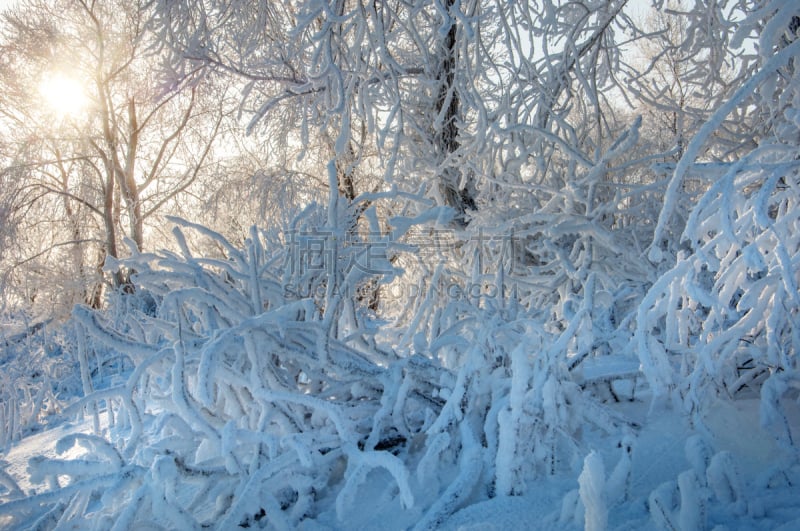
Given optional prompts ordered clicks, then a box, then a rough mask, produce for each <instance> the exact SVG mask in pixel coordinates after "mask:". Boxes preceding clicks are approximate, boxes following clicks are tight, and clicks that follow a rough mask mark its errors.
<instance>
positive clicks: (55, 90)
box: [39, 73, 89, 118]
mask: <svg viewBox="0 0 800 531" xmlns="http://www.w3.org/2000/svg"><path fill="white" fill-rule="evenodd" d="M39 94H40V95H41V96H42V98H43V100H44V103H45V105H46V106H47V108H48V110H49V111H50V112H52V113H54V114H56V115H57V116H59V117H73V118H74V117H77V116H79V115H80V114H82V113H83V112H84V111H85V110H86V108H87V107H88V104H89V99H88V97H87V96H86V91H85V90H84V88H83V85H81V83H80V82H79V81H77V80H76V79H75V78H73V77H70V76H69V75H67V74H63V73H55V74H50V75H46V76H45V77H44V78H42V81H41V82H40V83H39Z"/></svg>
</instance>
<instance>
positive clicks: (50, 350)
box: [0, 319, 78, 453]
mask: <svg viewBox="0 0 800 531" xmlns="http://www.w3.org/2000/svg"><path fill="white" fill-rule="evenodd" d="M6 326H7V327H8V330H9V332H8V333H2V334H0V367H2V370H0V453H2V452H4V451H7V450H8V449H9V448H10V445H11V443H12V442H14V441H16V440H18V439H20V438H21V437H22V436H24V435H25V434H27V433H29V432H31V431H33V430H36V429H39V428H41V427H42V426H43V425H45V424H46V423H47V421H48V419H50V418H53V417H54V416H58V413H60V411H61V410H62V409H63V408H64V407H65V406H66V400H67V399H68V397H71V396H74V394H75V392H76V390H77V384H78V382H77V379H76V378H75V367H76V365H77V364H76V360H74V359H72V358H71V356H70V355H69V353H68V349H66V348H65V345H69V344H70V343H71V342H72V341H71V338H69V337H68V336H66V335H65V334H63V333H62V331H61V330H60V328H59V327H58V325H56V324H51V323H50V322H48V321H41V322H37V323H33V324H29V323H28V322H27V321H26V320H20V319H8V322H7V324H6Z"/></svg>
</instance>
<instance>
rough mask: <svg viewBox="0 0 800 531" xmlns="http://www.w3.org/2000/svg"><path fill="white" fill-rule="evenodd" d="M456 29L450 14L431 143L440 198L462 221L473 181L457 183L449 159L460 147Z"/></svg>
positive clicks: (450, 2)
mask: <svg viewBox="0 0 800 531" xmlns="http://www.w3.org/2000/svg"><path fill="white" fill-rule="evenodd" d="M454 5H455V0H445V2H444V7H445V9H446V10H447V14H446V15H445V16H448V15H450V11H451V10H452V9H453V8H454V7H453V6H454ZM457 32H458V26H457V24H456V20H455V19H454V18H450V27H449V28H448V30H447V35H446V36H445V39H444V41H443V43H442V50H441V60H440V63H439V72H438V73H437V80H438V81H439V92H438V94H437V96H436V104H435V105H436V106H435V111H436V116H442V117H443V120H442V125H441V128H440V129H439V130H437V131H435V132H434V147H435V149H436V151H437V157H438V159H439V164H440V166H441V173H440V175H439V183H438V184H439V194H440V195H441V200H442V201H443V202H444V204H445V205H447V206H449V207H451V208H453V209H454V210H455V211H456V218H455V219H456V222H457V223H459V224H460V225H466V224H467V221H466V211H467V209H470V210H475V191H474V183H473V182H472V178H471V176H468V179H467V182H466V185H465V186H464V187H461V181H462V180H464V174H463V171H464V170H463V169H461V168H459V167H458V166H457V165H455V164H454V162H453V161H452V160H450V159H451V157H452V155H453V154H454V153H456V152H457V151H458V149H459V148H460V147H461V144H460V143H459V141H458V133H459V120H460V118H461V117H460V114H461V100H460V98H459V95H458V90H457V89H456V86H455V82H456V69H457V68H458V49H457V46H456V44H457V41H456V37H457ZM456 164H457V162H456Z"/></svg>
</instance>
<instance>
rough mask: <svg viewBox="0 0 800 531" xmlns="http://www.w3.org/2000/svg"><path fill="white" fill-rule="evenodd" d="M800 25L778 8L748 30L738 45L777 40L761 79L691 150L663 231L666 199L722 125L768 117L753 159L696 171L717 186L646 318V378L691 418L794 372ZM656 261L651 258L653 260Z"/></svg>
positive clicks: (799, 326)
mask: <svg viewBox="0 0 800 531" xmlns="http://www.w3.org/2000/svg"><path fill="white" fill-rule="evenodd" d="M799 16H800V10H798V8H797V6H796V5H795V4H793V3H787V2H774V3H767V5H765V6H764V7H763V8H761V9H758V10H756V11H754V12H753V13H752V14H751V18H750V19H748V20H746V21H744V22H743V23H742V25H741V29H740V35H739V37H740V38H744V37H745V36H747V34H748V32H749V31H750V29H752V28H753V27H754V26H755V25H759V24H762V23H763V24H766V25H767V27H769V28H772V29H770V30H769V31H767V30H766V29H763V30H762V31H761V32H760V35H761V41H760V43H759V46H760V47H759V51H760V56H759V69H758V70H757V71H755V72H754V73H753V75H752V76H751V77H750V79H749V80H748V81H747V82H746V83H744V84H743V85H742V86H740V87H739V88H738V89H737V91H736V92H735V93H734V94H733V95H732V96H731V98H730V99H729V101H727V102H726V103H725V104H724V105H722V106H721V107H720V108H719V109H717V110H716V112H715V113H714V115H713V116H712V117H711V118H710V120H709V121H708V123H707V124H706V125H705V126H704V127H703V128H701V131H700V133H699V134H698V135H697V136H696V137H695V138H693V139H692V141H691V143H690V145H689V146H688V147H687V151H686V154H685V155H684V157H683V158H682V159H681V161H680V162H679V163H678V165H677V167H676V169H675V174H674V176H673V177H672V182H671V183H670V190H669V191H668V197H667V200H666V202H665V207H664V209H665V210H664V212H662V218H663V219H666V216H665V212H667V210H669V208H671V207H672V206H674V203H675V201H677V199H676V196H673V195H669V194H670V193H673V192H675V190H677V189H678V188H677V186H676V185H675V183H680V182H681V181H682V180H683V179H684V177H685V174H686V172H687V171H688V168H689V166H690V165H692V164H695V163H696V162H702V161H695V159H694V157H695V156H696V154H697V153H698V151H699V149H700V148H701V146H702V145H703V144H704V142H705V141H706V139H707V138H708V137H709V136H710V135H712V134H713V132H714V131H715V128H716V127H718V126H719V124H720V123H721V121H722V120H723V119H724V118H725V116H726V115H727V114H729V113H730V112H732V111H733V110H734V109H736V108H738V107H741V106H746V105H755V106H757V107H758V108H759V109H760V110H761V112H762V114H763V115H764V116H765V123H766V125H767V127H765V128H764V130H763V131H760V132H758V133H759V134H758V136H753V138H752V139H751V141H752V142H753V143H754V144H755V145H756V147H754V148H753V149H752V150H751V151H750V152H749V153H747V154H746V155H744V156H742V157H740V158H738V159H737V160H735V161H734V162H730V163H724V164H723V163H718V164H712V163H705V164H698V165H696V166H695V167H696V168H700V169H699V171H705V172H707V173H708V174H709V176H714V175H718V177H716V178H715V179H712V181H713V184H711V185H710V186H709V188H708V190H707V191H706V193H705V194H704V195H703V197H702V198H701V199H700V201H699V203H698V204H697V205H696V206H695V207H694V209H693V210H692V213H691V215H690V217H689V219H688V221H687V224H686V228H685V231H684V234H683V244H684V251H683V252H682V253H681V256H679V259H678V260H677V263H675V265H674V267H672V268H671V269H670V270H669V271H667V272H665V273H664V274H663V276H661V277H660V278H659V279H658V280H657V281H656V282H655V283H654V284H653V286H652V288H651V289H650V291H649V293H648V294H647V296H646V297H645V298H644V301H643V302H642V304H641V305H640V306H639V309H638V316H637V330H636V337H635V349H636V352H637V353H638V355H639V358H640V360H641V363H642V370H643V372H644V374H645V376H646V377H647V379H648V382H649V384H650V386H651V387H652V389H653V392H654V394H655V395H656V396H657V397H665V396H672V398H673V399H675V400H676V401H678V402H680V403H683V404H684V405H685V406H686V407H687V409H688V410H689V411H693V412H697V411H698V410H699V409H700V408H702V407H703V404H706V403H708V400H709V398H710V397H712V396H714V395H717V394H722V395H723V396H728V397H736V396H739V395H741V394H743V393H748V392H750V393H756V394H758V393H760V392H761V389H762V385H763V384H764V382H765V381H768V379H769V378H773V377H776V375H778V374H780V373H788V374H796V371H797V353H798V349H799V348H800V321H798V312H800V292H798V281H800V273H799V272H800V268H799V267H798V264H799V263H800V237H798V227H800V164H798V161H797V152H798V146H800V120H798V119H797V113H796V111H795V109H796V108H797V107H798V105H800V71H798V69H797V68H796V67H795V64H794V62H795V59H796V57H797V55H798V53H800V39H798V38H797V35H796V33H792V34H791V35H789V33H791V32H790V29H786V28H784V29H785V32H784V31H783V30H781V29H780V28H781V27H783V26H782V25H785V24H786V23H787V21H791V20H792V17H794V18H795V19H797V17H799ZM790 26H791V24H790ZM773 30H774V31H773ZM779 30H780V31H779ZM660 223H661V220H660ZM658 254H659V253H658V252H657V249H656V248H655V247H654V248H652V249H651V254H650V257H651V258H652V259H657V258H658Z"/></svg>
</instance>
